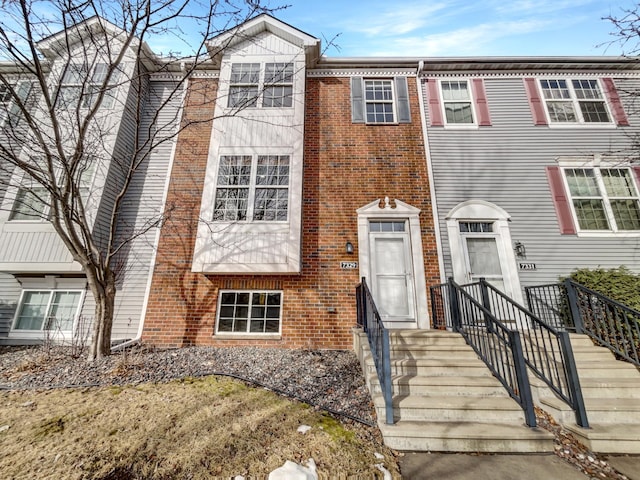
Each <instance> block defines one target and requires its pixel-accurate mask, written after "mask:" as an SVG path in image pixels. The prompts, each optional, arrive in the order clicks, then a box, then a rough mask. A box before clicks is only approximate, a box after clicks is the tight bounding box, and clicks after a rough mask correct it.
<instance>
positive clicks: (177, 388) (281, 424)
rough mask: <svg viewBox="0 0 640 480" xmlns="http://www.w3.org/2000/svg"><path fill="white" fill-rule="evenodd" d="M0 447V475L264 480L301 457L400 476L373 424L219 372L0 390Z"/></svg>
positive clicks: (339, 470) (355, 474) (344, 473)
mask: <svg viewBox="0 0 640 480" xmlns="http://www.w3.org/2000/svg"><path fill="white" fill-rule="evenodd" d="M300 425H309V426H311V427H313V428H312V429H311V430H310V431H309V432H307V433H306V434H301V433H298V432H297V429H298V427H299V426H300ZM6 426H8V427H9V428H6ZM0 452H2V454H1V455H0V472H2V473H1V476H2V478H6V479H44V478H55V479H89V478H90V479H103V480H107V479H110V480H116V479H130V478H131V479H133V478H136V479H138V478H139V479H172V478H180V479H205V478H206V479H210V478H216V477H221V478H232V477H234V476H235V475H243V476H245V477H247V478H266V476H267V474H268V473H269V472H270V471H272V470H274V469H275V468H277V467H279V466H281V465H282V464H283V463H284V462H285V461H286V460H292V461H295V462H297V463H301V464H304V463H305V462H306V460H307V459H308V458H313V459H314V460H315V462H316V464H317V468H318V473H319V475H320V478H375V477H376V476H377V477H381V473H380V471H379V470H378V469H377V468H376V467H375V464H376V463H383V464H384V465H385V467H386V468H387V469H389V470H390V471H391V472H392V473H393V476H394V478H396V477H399V472H398V469H397V464H396V462H395V459H394V457H393V454H392V452H391V451H390V450H388V449H387V448H386V447H384V446H382V445H381V443H380V439H379V437H378V436H377V435H376V434H375V432H374V431H373V429H370V428H367V427H363V426H360V425H357V424H356V425H345V424H343V423H341V422H338V421H336V420H335V419H333V418H332V417H329V416H327V415H325V414H323V413H321V412H318V411H315V410H314V409H312V408H310V407H308V406H307V405H304V404H301V403H296V402H292V401H289V400H287V399H284V398H282V397H279V396H277V395H275V394H273V393H272V392H269V391H266V390H263V389H256V388H251V387H248V386H246V385H245V384H243V383H241V382H238V381H235V380H229V379H226V378H220V377H206V378H202V379H185V380H182V381H176V382H172V383H168V384H157V385H156V384H145V385H138V386H129V387H104V388H87V389H72V390H49V391H44V392H3V393H0ZM374 452H378V453H381V454H384V456H385V458H384V460H378V459H376V457H375V456H374Z"/></svg>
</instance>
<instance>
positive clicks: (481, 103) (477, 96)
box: [471, 78, 491, 127]
mask: <svg viewBox="0 0 640 480" xmlns="http://www.w3.org/2000/svg"><path fill="white" fill-rule="evenodd" d="M471 85H472V86H473V98H474V100H475V105H476V114H477V115H478V125H480V126H483V127H486V126H490V125H491V116H490V115H489V105H488V103H487V95H486V94H485V92H484V82H483V81H482V79H481V78H474V79H473V81H472V83H471Z"/></svg>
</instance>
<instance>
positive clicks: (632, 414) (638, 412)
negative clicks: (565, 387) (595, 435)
mask: <svg viewBox="0 0 640 480" xmlns="http://www.w3.org/2000/svg"><path fill="white" fill-rule="evenodd" d="M540 403H541V404H542V408H543V409H544V410H546V411H548V412H549V413H551V415H552V416H553V417H554V418H556V420H558V421H560V422H562V423H565V422H566V423H567V424H572V423H575V414H574V412H573V410H571V408H570V407H569V406H568V405H567V404H566V403H564V402H563V401H562V400H560V399H559V398H557V397H542V398H540ZM584 406H585V409H586V410H587V417H588V419H589V423H591V422H595V423H599V424H607V423H625V422H626V423H627V424H629V425H640V402H638V399H636V398H590V397H584ZM638 453H640V452H638Z"/></svg>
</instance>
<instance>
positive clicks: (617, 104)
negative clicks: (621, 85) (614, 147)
mask: <svg viewBox="0 0 640 480" xmlns="http://www.w3.org/2000/svg"><path fill="white" fill-rule="evenodd" d="M602 83H603V84H604V93H605V95H606V96H607V100H609V105H610V106H611V110H613V112H612V113H613V118H615V120H616V123H617V124H618V125H620V126H623V127H628V126H629V120H628V119H627V115H626V114H625V113H624V108H623V107H622V102H621V101H620V96H619V95H618V91H617V90H616V86H615V84H614V83H613V78H603V79H602Z"/></svg>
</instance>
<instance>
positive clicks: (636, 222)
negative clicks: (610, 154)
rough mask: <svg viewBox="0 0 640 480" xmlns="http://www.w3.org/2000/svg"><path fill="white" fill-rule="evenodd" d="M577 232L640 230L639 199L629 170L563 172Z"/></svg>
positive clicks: (589, 169) (590, 169)
mask: <svg viewBox="0 0 640 480" xmlns="http://www.w3.org/2000/svg"><path fill="white" fill-rule="evenodd" d="M564 175H565V179H566V182H567V186H568V191H569V194H570V196H571V203H572V206H573V212H574V215H575V218H576V220H577V222H578V225H579V226H580V230H588V231H613V232H618V231H638V230H640V196H639V195H638V188H637V186H636V185H635V184H634V181H633V176H632V172H631V170H630V169H629V168H595V167H594V168H565V169H564Z"/></svg>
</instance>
